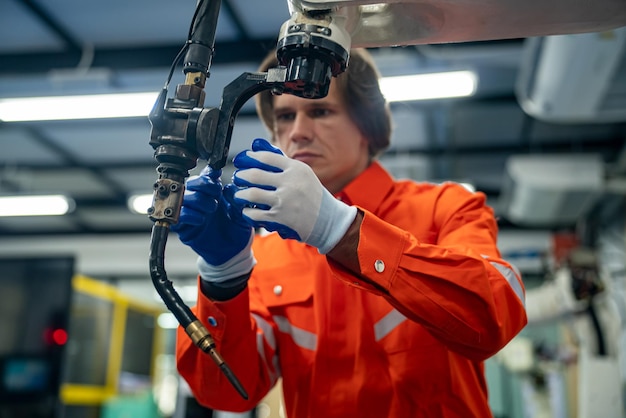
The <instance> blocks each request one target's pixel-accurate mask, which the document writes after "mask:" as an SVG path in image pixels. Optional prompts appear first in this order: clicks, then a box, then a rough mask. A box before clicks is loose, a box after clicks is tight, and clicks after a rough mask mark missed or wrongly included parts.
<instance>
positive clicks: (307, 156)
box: [291, 152, 319, 163]
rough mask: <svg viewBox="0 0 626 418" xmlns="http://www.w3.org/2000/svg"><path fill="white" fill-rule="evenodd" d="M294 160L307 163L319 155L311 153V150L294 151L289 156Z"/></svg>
mask: <svg viewBox="0 0 626 418" xmlns="http://www.w3.org/2000/svg"><path fill="white" fill-rule="evenodd" d="M291 158H293V159H294V160H298V161H302V162H303V163H309V162H311V161H313V160H315V159H317V158H319V155H317V154H313V153H311V152H296V153H295V154H293V155H292V156H291Z"/></svg>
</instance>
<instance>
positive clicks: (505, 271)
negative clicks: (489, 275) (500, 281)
mask: <svg viewBox="0 0 626 418" xmlns="http://www.w3.org/2000/svg"><path fill="white" fill-rule="evenodd" d="M482 257H483V258H489V256H488V255H483V256H482ZM489 264H491V265H492V266H494V267H495V268H496V270H498V272H499V273H500V274H501V275H502V277H504V278H505V279H506V281H507V282H508V283H509V285H510V286H511V288H512V289H513V292H515V294H516V295H517V297H518V298H519V300H520V302H522V305H523V306H524V308H526V298H525V297H524V290H523V289H522V285H521V284H520V282H519V280H517V277H518V276H517V275H516V274H515V272H516V271H517V269H515V270H513V269H510V268H508V267H506V266H503V265H502V264H500V263H496V262H495V261H490V262H489Z"/></svg>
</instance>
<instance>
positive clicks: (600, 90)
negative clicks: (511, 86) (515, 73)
mask: <svg viewBox="0 0 626 418" xmlns="http://www.w3.org/2000/svg"><path fill="white" fill-rule="evenodd" d="M516 95H517V98H518V101H519V104H520V106H521V107H522V109H523V110H524V111H525V112H526V113H528V114H529V115H531V116H533V117H535V118H537V119H540V120H543V121H546V122H553V123H610V122H620V121H626V27H623V28H619V29H615V30H611V31H605V32H597V33H584V34H575V35H558V36H550V37H538V38H530V39H527V40H526V41H525V44H524V54H523V59H522V65H521V69H520V73H519V77H518V80H517V86H516Z"/></svg>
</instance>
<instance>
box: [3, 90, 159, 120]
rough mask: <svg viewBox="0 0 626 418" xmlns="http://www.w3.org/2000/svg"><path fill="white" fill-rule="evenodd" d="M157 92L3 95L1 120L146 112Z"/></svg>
mask: <svg viewBox="0 0 626 418" xmlns="http://www.w3.org/2000/svg"><path fill="white" fill-rule="evenodd" d="M157 95H158V93H155V92H150V93H119V94H91V95H82V96H48V97H19V98H6V99H0V120H2V121H4V122H25V121H35V120H69V119H99V118H128V117H138V116H147V115H148V113H150V110H152V107H153V106H154V103H155V102H156V99H157Z"/></svg>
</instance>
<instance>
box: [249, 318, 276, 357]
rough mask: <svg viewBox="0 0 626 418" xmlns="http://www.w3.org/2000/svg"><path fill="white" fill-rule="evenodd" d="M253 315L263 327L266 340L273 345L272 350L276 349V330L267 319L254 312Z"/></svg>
mask: <svg viewBox="0 0 626 418" xmlns="http://www.w3.org/2000/svg"><path fill="white" fill-rule="evenodd" d="M252 317H253V318H254V320H255V321H256V325H257V326H258V327H259V328H261V331H263V334H264V335H265V341H267V344H268V345H269V346H270V347H272V350H276V336H274V330H273V329H272V326H271V325H270V324H269V322H267V321H266V320H265V319H263V318H261V317H260V316H259V315H257V314H252Z"/></svg>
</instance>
